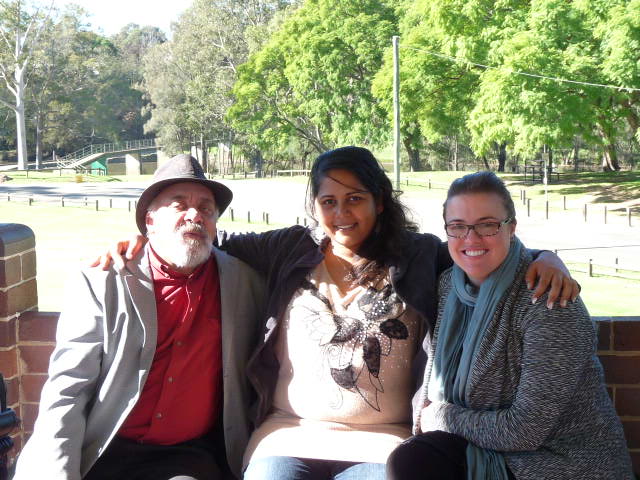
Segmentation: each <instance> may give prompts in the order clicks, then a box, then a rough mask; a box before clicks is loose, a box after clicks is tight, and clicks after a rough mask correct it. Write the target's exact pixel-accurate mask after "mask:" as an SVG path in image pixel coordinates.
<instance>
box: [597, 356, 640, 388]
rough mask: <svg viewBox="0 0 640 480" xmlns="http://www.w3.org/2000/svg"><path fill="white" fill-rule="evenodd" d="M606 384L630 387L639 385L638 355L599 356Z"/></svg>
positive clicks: (639, 360)
mask: <svg viewBox="0 0 640 480" xmlns="http://www.w3.org/2000/svg"><path fill="white" fill-rule="evenodd" d="M599 358H600V361H601V362H602V367H603V368H604V378H605V382H606V383H607V384H609V385H610V384H623V385H630V384H636V383H640V368H638V365H640V363H639V362H640V355H629V356H624V357H622V356H617V355H609V354H600V355H599Z"/></svg>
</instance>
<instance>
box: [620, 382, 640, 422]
mask: <svg viewBox="0 0 640 480" xmlns="http://www.w3.org/2000/svg"><path fill="white" fill-rule="evenodd" d="M616 412H618V415H620V416H621V417H624V416H630V417H640V385H638V387H636V388H633V387H617V388H616Z"/></svg>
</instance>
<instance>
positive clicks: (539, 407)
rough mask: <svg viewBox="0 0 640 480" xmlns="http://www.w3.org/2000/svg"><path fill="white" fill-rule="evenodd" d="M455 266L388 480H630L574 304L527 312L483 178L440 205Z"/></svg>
mask: <svg viewBox="0 0 640 480" xmlns="http://www.w3.org/2000/svg"><path fill="white" fill-rule="evenodd" d="M444 220H445V230H446V232H447V236H448V237H449V241H448V248H449V253H450V254H451V258H452V259H453V261H454V266H453V267H452V268H451V269H449V270H447V271H446V272H445V273H443V274H442V275H441V276H440V280H439V297H440V301H439V304H438V320H437V323H436V327H435V332H434V341H433V342H432V343H431V345H430V347H429V354H428V357H429V361H428V363H427V368H426V370H425V375H424V383H423V385H422V387H421V389H420V390H419V392H418V394H417V395H416V400H417V401H416V404H415V405H414V406H415V412H414V419H415V423H414V432H417V431H419V432H422V433H420V434H418V435H416V436H414V437H412V438H411V439H409V440H407V441H405V442H404V443H403V444H402V445H401V446H400V447H398V448H397V449H396V450H395V451H394V452H393V453H392V454H391V456H390V458H389V463H388V478H389V479H393V480H396V479H398V480H399V479H402V480H412V479H429V480H432V479H460V480H467V479H472V480H476V479H491V480H503V479H513V478H515V479H517V480H521V479H522V480H525V479H532V480H533V479H535V480H538V479H545V480H552V479H574V478H580V479H581V480H585V479H602V478H606V479H612V480H614V479H631V478H633V477H632V473H631V464H630V459H629V455H628V452H627V448H626V443H625V440H624V435H623V431H622V426H621V424H620V421H619V420H618V418H617V416H616V413H615V411H614V408H613V406H612V404H611V401H610V399H609V395H608V394H607V391H606V388H605V385H604V380H603V373H602V368H601V366H600V363H599V362H598V359H597V357H596V354H595V349H596V333H595V330H594V325H593V323H592V321H591V319H590V317H589V313H588V312H587V310H586V308H585V306H584V304H583V303H582V301H581V300H578V301H576V302H574V303H572V304H570V305H569V306H568V308H566V309H559V310H558V309H556V310H549V309H547V308H546V307H545V306H544V302H538V303H536V304H532V301H531V291H530V290H529V289H527V287H526V282H525V279H524V276H525V272H526V270H527V268H528V267H529V265H530V263H531V255H530V253H529V252H528V251H527V249H526V248H524V247H523V245H522V243H521V242H520V241H519V240H518V238H517V237H516V236H515V230H516V218H515V208H514V205H513V201H512V200H511V196H510V194H509V192H508V191H507V189H506V188H505V186H504V184H503V183H502V181H501V180H500V179H499V178H498V177H497V176H496V175H495V174H493V173H491V172H479V173H474V174H470V175H466V176H464V177H462V178H459V179H457V180H455V181H454V182H453V183H452V184H451V186H450V188H449V192H448V194H447V200H446V202H445V204H444Z"/></svg>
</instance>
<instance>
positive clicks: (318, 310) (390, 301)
mask: <svg viewBox="0 0 640 480" xmlns="http://www.w3.org/2000/svg"><path fill="white" fill-rule="evenodd" d="M302 290H303V294H304V293H309V294H310V295H311V296H312V297H314V298H315V299H317V300H319V302H315V305H314V306H313V308H310V306H309V305H307V306H306V307H305V308H306V309H307V310H308V311H309V313H310V315H309V318H308V320H310V322H309V325H310V328H311V329H312V331H313V333H314V334H318V333H319V334H320V335H314V336H317V337H318V340H319V343H320V345H321V346H322V347H323V348H324V356H325V358H326V360H327V362H328V365H329V369H330V373H331V377H332V379H333V381H334V382H335V383H336V384H337V385H338V386H340V387H341V388H344V389H346V390H349V391H352V392H356V393H358V394H359V395H360V396H361V397H362V399H363V400H364V401H365V402H366V403H367V404H368V405H369V406H371V408H373V409H375V410H377V411H380V405H379V403H378V392H380V393H384V387H383V384H382V379H381V378H380V363H381V357H383V356H388V355H389V354H390V352H391V347H392V342H393V340H406V339H407V338H408V337H409V330H408V328H407V326H406V325H405V324H404V323H403V322H402V321H401V320H400V319H399V317H400V316H401V315H402V314H403V313H404V309H405V308H404V304H403V302H402V301H401V300H400V299H399V298H398V296H397V295H396V294H395V292H394V291H393V288H392V287H391V285H390V284H387V285H386V286H384V287H383V288H381V289H380V290H376V289H375V288H373V287H368V288H367V289H366V291H365V292H364V293H362V294H361V295H360V296H359V298H358V299H357V306H358V310H359V311H360V313H361V315H360V318H354V317H352V316H341V315H338V314H336V313H335V311H334V308H333V306H332V304H331V301H330V300H329V299H328V298H327V297H326V296H325V295H323V294H322V293H321V292H320V291H319V290H318V288H317V287H316V286H315V285H314V284H313V283H311V282H310V281H308V280H306V281H305V282H304V283H303V285H302ZM327 315H328V316H329V317H330V318H331V319H332V321H333V328H332V329H331V330H332V331H326V329H325V328H322V326H321V324H322V323H324V322H319V321H318V320H320V319H321V317H325V316H327ZM323 330H324V331H323ZM360 349H362V360H363V364H362V365H361V366H357V364H356V362H354V359H355V358H356V357H355V356H356V354H357V352H358V351H360ZM357 363H360V362H357ZM366 382H368V384H367V383H366ZM369 386H371V387H373V389H371V388H367V387H369Z"/></svg>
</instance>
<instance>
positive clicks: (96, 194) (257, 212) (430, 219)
mask: <svg viewBox="0 0 640 480" xmlns="http://www.w3.org/2000/svg"><path fill="white" fill-rule="evenodd" d="M221 182H222V183H224V184H226V185H227V186H229V187H230V188H231V189H232V190H233V192H234V200H233V203H232V204H231V208H233V210H234V214H235V216H236V218H239V219H242V218H246V214H247V212H248V211H250V212H251V217H252V219H253V220H259V219H260V218H261V216H262V212H269V216H270V222H271V223H281V224H292V223H294V222H295V221H296V218H299V220H300V221H301V222H302V219H303V218H304V215H305V209H304V202H305V192H306V183H302V182H301V183H297V182H294V181H279V180H277V179H274V180H268V181H267V180H221ZM146 185H147V183H140V182H131V183H123V182H101V183H59V184H56V183H45V184H40V185H19V184H14V185H10V184H4V185H0V201H1V200H2V197H3V196H5V195H7V194H11V195H14V196H16V195H19V196H29V195H33V196H34V198H35V199H36V201H37V200H39V199H41V200H43V199H49V200H52V201H54V200H57V199H59V198H60V197H61V196H64V197H65V198H69V199H84V197H87V198H89V199H90V200H93V199H102V198H113V199H114V206H117V202H121V203H122V205H126V203H125V202H128V201H129V200H135V199H137V198H138V196H139V195H140V193H142V191H143V190H144V188H145V186H146ZM444 195H445V193H444V191H442V200H444ZM402 198H403V201H404V202H405V203H406V204H407V206H408V207H409V208H410V209H411V210H412V212H413V213H414V218H415V219H416V221H417V222H418V223H419V225H420V227H421V229H422V231H427V232H433V233H435V234H436V235H438V236H440V237H441V238H443V239H444V231H443V228H442V225H443V222H442V200H435V199H427V198H423V197H421V196H420V195H418V194H413V195H412V194H411V193H408V194H405V195H404V196H403V197H402ZM122 205H121V206H122ZM516 208H517V216H518V235H519V236H520V238H521V239H522V240H523V241H524V242H525V244H527V245H529V246H532V247H536V248H545V249H550V250H555V249H561V255H562V256H563V257H564V258H568V259H569V258H571V259H576V260H580V261H585V260H586V259H588V258H593V259H594V260H596V261H603V262H607V263H608V262H612V261H613V259H614V258H615V257H619V258H620V262H621V264H624V265H631V266H634V267H635V268H638V269H640V218H639V217H638V216H637V215H636V216H635V217H634V219H633V222H634V225H635V226H634V227H628V226H627V225H626V222H625V221H624V219H621V218H617V217H614V216H610V223H609V224H607V225H605V224H604V223H603V220H602V215H601V214H599V213H595V212H594V213H593V214H592V216H591V218H590V221H589V222H588V223H585V222H584V220H583V218H582V216H581V214H580V212H575V211H574V212H571V213H570V212H557V211H556V212H552V214H551V218H550V220H545V219H544V218H541V214H540V212H537V213H535V215H537V217H532V218H529V217H527V212H526V209H525V208H524V207H523V206H522V205H521V203H519V202H516ZM596 247H599V248H596ZM563 249H577V250H566V251H564V250H563Z"/></svg>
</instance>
